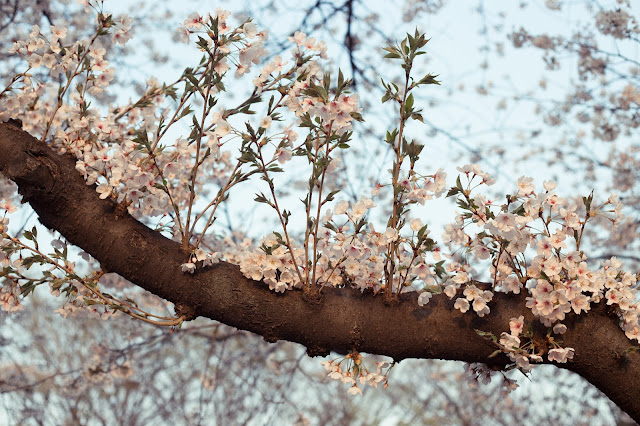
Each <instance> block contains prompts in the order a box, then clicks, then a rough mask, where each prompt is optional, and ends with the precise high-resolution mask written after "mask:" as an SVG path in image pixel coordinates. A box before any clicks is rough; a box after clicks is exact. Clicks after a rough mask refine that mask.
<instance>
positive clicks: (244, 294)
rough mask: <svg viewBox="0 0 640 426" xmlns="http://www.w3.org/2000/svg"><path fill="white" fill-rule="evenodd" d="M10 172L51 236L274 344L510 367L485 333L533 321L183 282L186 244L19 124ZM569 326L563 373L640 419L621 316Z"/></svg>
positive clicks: (511, 303) (572, 320)
mask: <svg viewBox="0 0 640 426" xmlns="http://www.w3.org/2000/svg"><path fill="white" fill-rule="evenodd" d="M0 171H1V172H2V173H3V174H4V175H5V176H7V177H8V178H10V179H12V180H13V181H14V182H15V183H16V184H18V187H19V191H20V193H21V194H22V197H23V201H24V202H28V203H30V204H31V206H32V207H33V209H34V210H35V211H36V212H37V213H38V215H39V217H40V222H41V223H42V224H43V225H44V226H46V227H48V228H49V229H52V230H56V231H58V232H60V233H61V234H62V235H63V236H64V237H65V238H66V239H67V240H68V241H69V242H71V243H72V244H75V245H77V246H79V247H81V248H82V249H84V250H85V251H87V252H88V253H90V254H91V255H92V256H93V257H95V258H96V259H97V260H99V261H100V263H101V264H102V265H103V266H104V267H105V268H106V269H107V270H109V271H112V272H115V273H118V274H119V275H121V276H122V277H124V278H126V279H128V280H130V281H131V282H133V283H135V284H136V285H138V286H140V287H142V288H144V289H145V290H148V291H150V292H151V293H154V294H156V295H158V296H160V297H162V298H164V299H166V300H168V301H171V302H173V303H174V304H175V305H176V309H177V310H179V311H180V312H181V313H187V314H190V315H191V316H192V317H195V316H204V317H208V318H211V319H214V320H217V321H220V322H222V323H225V324H227V325H230V326H234V327H237V328H239V329H243V330H249V331H252V332H254V333H257V334H259V335H261V336H263V337H264V338H265V340H267V341H276V340H288V341H292V342H297V343H300V344H303V345H305V346H306V347H307V350H308V353H309V354H310V355H324V354H327V353H328V352H329V351H337V352H341V353H346V352H348V351H350V350H352V349H357V350H358V351H362V352H368V353H375V354H383V355H388V356H390V357H393V358H394V359H395V360H402V359H405V358H440V359H449V360H461V361H467V362H484V363H487V364H490V365H494V366H496V367H500V366H503V365H505V364H506V363H507V359H506V357H504V356H502V355H501V356H498V357H494V358H489V355H490V354H491V353H492V352H493V351H494V350H495V349H496V347H495V346H493V345H492V344H491V343H490V342H488V341H487V340H485V339H483V338H481V337H479V336H478V335H477V334H476V333H475V331H474V329H480V330H483V331H491V332H493V333H494V334H496V335H500V333H501V332H502V331H508V330H509V319H510V318H513V317H518V316H519V315H523V314H524V315H525V318H526V319H527V320H528V321H532V320H534V319H533V317H532V314H531V311H530V310H529V309H527V308H526V307H525V296H524V295H522V294H521V295H519V296H515V295H505V294H501V293H496V294H495V296H494V299H493V301H492V302H491V303H490V304H489V306H490V308H491V313H490V314H489V315H487V316H485V317H484V318H479V317H478V316H477V315H475V314H474V313H466V314H462V313H460V312H459V311H458V310H456V309H454V308H453V302H452V301H450V300H449V299H448V298H447V297H446V296H444V295H435V296H434V297H433V298H432V299H431V301H430V302H429V304H428V305H426V306H424V307H420V306H418V304H417V301H416V297H417V296H416V295H415V294H407V295H403V296H402V297H401V299H400V300H399V301H396V302H392V303H386V302H385V300H384V298H383V297H373V296H372V295H370V294H361V293H360V292H358V291H355V290H350V289H325V290H323V295H322V298H321V299H320V300H308V299H307V298H305V297H304V295H303V293H302V292H298V291H290V292H286V293H285V294H276V293H274V292H271V291H269V289H268V287H267V286H266V285H265V284H264V283H261V282H256V281H253V280H250V279H247V278H245V277H244V276H243V275H242V274H241V273H240V270H239V268H238V266H236V265H232V264H229V263H224V262H222V263H220V264H217V265H214V266H213V267H210V268H207V269H202V270H198V271H197V272H196V273H195V274H194V275H189V274H184V273H182V272H181V270H180V264H182V263H184V262H185V261H186V258H187V255H186V253H184V252H183V251H182V249H181V247H180V245H179V244H178V243H176V242H174V241H171V240H169V239H167V238H165V237H164V236H162V235H161V234H159V233H157V232H155V231H153V230H151V229H149V228H148V227H146V226H145V225H143V224H141V223H140V222H138V221H137V220H135V219H133V218H132V217H131V216H129V215H128V214H126V213H125V214H122V213H121V212H117V211H116V209H115V207H116V206H115V205H114V203H113V202H111V201H109V200H101V199H99V197H98V194H97V193H96V191H95V187H94V186H88V185H86V184H85V182H84V180H83V178H82V177H81V176H80V175H79V174H78V172H76V170H75V160H74V159H72V158H70V157H68V156H59V155H57V154H55V153H53V152H52V151H51V150H50V149H49V148H48V147H47V146H45V145H44V144H42V143H40V142H39V141H37V140H36V139H34V138H33V137H31V136H30V135H29V134H28V133H26V132H24V131H22V130H21V129H19V128H18V127H17V126H14V125H12V124H9V123H4V124H0ZM565 324H566V325H567V327H568V331H567V332H566V334H565V335H564V336H563V341H564V346H568V347H573V348H575V357H574V359H573V361H571V362H569V363H568V364H565V365H561V367H564V368H568V369H569V370H572V371H574V372H576V373H578V374H580V375H581V376H583V377H584V378H586V379H587V380H588V381H590V382H591V383H592V384H594V385H595V386H596V387H598V388H599V389H600V390H601V391H602V392H604V393H605V394H606V395H607V396H608V397H609V398H611V400H612V401H614V402H615V403H616V404H618V406H620V408H622V409H623V410H625V411H626V412H627V413H628V414H629V415H631V417H633V418H634V419H635V420H636V421H640V352H638V351H629V349H630V348H632V347H633V346H634V345H633V344H632V342H630V341H629V340H628V339H627V338H626V337H625V335H624V333H623V332H622V330H621V329H620V327H619V326H618V320H617V318H616V317H615V316H613V315H610V314H608V313H607V307H606V306H605V305H602V304H601V305H598V306H595V307H593V309H592V310H591V311H590V312H589V313H588V314H582V315H580V316H575V315H570V316H569V318H568V319H567V320H566V321H565Z"/></svg>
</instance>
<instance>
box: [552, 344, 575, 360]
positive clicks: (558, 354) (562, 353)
mask: <svg viewBox="0 0 640 426" xmlns="http://www.w3.org/2000/svg"><path fill="white" fill-rule="evenodd" d="M573 354H574V350H573V348H555V349H551V350H549V353H548V355H547V358H548V359H549V361H552V362H553V361H555V362H559V363H565V362H567V361H568V360H570V359H573Z"/></svg>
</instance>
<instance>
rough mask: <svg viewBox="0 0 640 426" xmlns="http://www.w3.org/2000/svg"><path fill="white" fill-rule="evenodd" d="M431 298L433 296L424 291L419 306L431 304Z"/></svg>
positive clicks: (419, 298) (419, 299)
mask: <svg viewBox="0 0 640 426" xmlns="http://www.w3.org/2000/svg"><path fill="white" fill-rule="evenodd" d="M431 296H433V295H432V294H431V293H430V292H428V291H424V292H422V293H420V296H418V305H420V306H424V305H426V304H427V303H429V300H430V299H431Z"/></svg>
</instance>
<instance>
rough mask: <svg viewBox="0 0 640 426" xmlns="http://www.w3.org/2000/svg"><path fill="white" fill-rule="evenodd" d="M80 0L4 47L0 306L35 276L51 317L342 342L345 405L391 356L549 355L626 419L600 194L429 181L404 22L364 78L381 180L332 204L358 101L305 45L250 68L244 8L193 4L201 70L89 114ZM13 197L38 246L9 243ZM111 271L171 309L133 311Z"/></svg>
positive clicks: (627, 284) (110, 37) (426, 78)
mask: <svg viewBox="0 0 640 426" xmlns="http://www.w3.org/2000/svg"><path fill="white" fill-rule="evenodd" d="M87 6H88V7H90V8H93V9H94V10H95V11H96V15H97V26H96V28H95V30H94V32H93V33H92V34H91V35H89V36H88V37H87V38H85V39H81V40H71V39H69V37H68V36H67V34H66V30H65V29H64V28H60V27H55V26H52V27H51V28H49V29H44V28H40V27H39V26H34V27H33V28H32V29H31V32H30V34H29V35H28V37H27V38H26V39H25V40H18V41H16V42H15V43H14V44H13V46H12V47H11V53H13V54H15V55H17V56H19V57H21V58H23V62H22V64H23V65H24V67H25V68H23V70H22V71H20V72H16V73H15V74H14V75H13V76H12V77H11V79H10V81H9V84H8V86H7V87H6V88H5V89H4V90H3V91H2V93H1V94H0V121H2V122H3V124H0V146H1V147H2V149H1V150H0V153H1V154H0V170H1V171H2V174H3V175H4V176H5V177H6V178H8V180H4V181H2V186H1V187H0V189H1V190H0V195H2V208H3V218H2V222H1V226H2V228H1V231H2V237H3V240H2V250H3V251H2V253H3V254H2V263H3V272H2V279H3V280H2V290H1V299H0V300H2V307H3V309H4V310H6V311H10V312H12V311H20V310H22V309H24V304H23V300H24V299H25V298H28V297H30V296H31V295H32V294H33V293H34V291H35V290H36V288H37V287H40V286H42V287H48V288H49V290H50V292H51V293H52V294H53V295H55V296H60V297H61V301H62V303H61V306H60V307H59V309H58V310H57V312H58V313H59V314H61V315H62V316H65V317H66V316H68V315H78V314H87V313H89V314H92V315H96V316H99V317H102V318H105V319H107V318H109V317H112V316H122V315H126V316H130V317H132V318H134V319H136V320H139V321H142V322H146V323H151V324H155V325H161V326H168V327H180V326H181V325H182V324H183V323H184V322H185V321H191V320H194V319H195V318H197V317H199V316H202V317H207V318H211V319H214V320H217V321H220V322H221V323H224V324H227V325H230V326H233V327H237V328H239V329H242V330H248V331H251V332H253V333H256V334H259V335H261V336H263V337H264V339H265V340H266V341H268V342H276V341H279V340H287V341H291V342H296V343H301V344H302V345H304V346H305V347H306V348H307V354H308V355H310V356H317V355H323V356H325V355H328V354H329V353H330V351H333V352H336V353H339V354H341V355H339V356H338V357H337V358H329V359H328V360H327V361H325V362H324V363H323V365H324V367H325V368H326V370H327V374H328V375H329V377H331V378H333V379H337V380H340V381H342V382H343V383H345V384H348V388H347V392H348V393H351V394H358V393H362V389H363V387H364V386H369V385H370V386H373V387H378V386H384V387H386V386H387V384H388V374H389V371H390V369H391V368H392V367H393V366H394V364H395V363H397V362H399V361H401V360H403V359H407V358H441V359H450V360H460V361H466V362H468V363H471V366H470V371H471V372H472V374H475V375H476V376H477V377H478V378H485V377H490V376H491V374H494V375H496V374H497V375H500V374H501V373H503V372H505V371H507V370H512V369H519V370H521V371H522V372H525V373H527V372H528V371H530V370H531V369H532V368H533V366H534V365H535V364H538V363H552V364H555V365H559V366H561V367H564V368H566V369H568V370H571V371H574V372H576V373H578V374H580V375H581V376H583V377H584V378H586V379H587V380H589V381H590V382H591V383H592V384H594V385H595V386H596V387H598V388H599V389H600V390H602V391H603V392H604V393H605V394H606V395H607V396H608V397H609V398H611V400H612V401H614V402H615V403H616V404H618V405H619V406H620V407H621V408H622V409H623V410H625V411H626V412H627V413H629V414H630V415H631V416H632V417H633V418H634V419H636V420H638V419H639V418H640V406H638V404H637V402H636V401H637V399H638V396H640V395H638V391H637V390H636V388H635V387H634V386H633V383H634V381H635V380H636V379H637V378H638V374H639V370H640V363H639V361H638V358H637V357H638V354H637V348H638V346H637V341H638V336H639V335H640V325H639V324H638V310H639V306H638V297H637V293H636V291H637V283H636V276H635V274H633V273H631V272H628V271H625V270H624V268H623V265H622V263H621V262H620V261H619V260H618V259H616V258H615V257H611V258H609V259H607V260H605V261H604V262H602V263H601V264H599V265H598V264H595V263H592V262H589V261H590V253H589V247H588V244H587V243H586V242H585V238H586V237H587V235H588V230H589V227H590V226H592V223H594V222H597V221H601V222H605V223H610V224H612V225H613V226H617V225H618V224H619V223H621V221H622V220H623V215H622V213H621V209H622V204H621V203H620V202H619V200H618V198H617V197H616V195H615V194H614V195H609V194H599V193H595V192H594V193H591V194H584V196H583V197H567V196H563V195H562V192H561V188H556V187H557V184H556V183H555V182H553V181H551V180H547V181H544V182H534V181H533V179H532V178H529V177H525V176H523V177H521V178H519V179H518V181H517V182H514V186H513V191H512V192H511V193H510V194H505V195H506V197H504V198H502V199H504V200H505V201H504V202H503V201H500V202H497V201H492V200H491V198H492V197H489V196H487V195H486V192H487V191H488V189H487V188H486V187H488V186H490V185H492V184H493V182H494V178H493V177H492V176H491V175H490V174H489V173H486V172H485V171H483V170H482V169H481V168H480V167H479V166H478V165H476V164H468V165H464V166H461V167H459V168H458V171H459V176H457V178H454V179H453V180H454V181H455V183H452V182H449V184H448V182H447V176H446V173H444V171H443V170H441V169H438V170H431V171H425V170H423V169H421V167H420V162H419V160H420V157H421V155H422V154H423V151H424V150H425V149H426V150H428V147H425V146H423V145H421V144H419V143H416V142H414V141H411V140H410V139H409V138H407V136H406V132H407V130H406V129H407V128H408V127H409V126H415V125H419V124H420V123H419V122H421V121H424V117H423V114H424V112H423V110H422V108H423V107H421V106H419V105H418V104H417V102H416V96H415V95H414V93H417V92H419V91H420V90H429V89H430V87H429V86H433V85H438V84H439V81H438V77H437V76H435V75H434V74H432V73H427V74H420V75H417V76H416V75H414V74H415V72H414V67H415V64H416V63H417V62H418V61H419V60H420V58H421V56H422V55H423V54H424V53H425V52H426V48H427V43H428V39H427V38H426V36H425V35H424V34H421V33H420V32H418V31H416V32H414V33H410V34H407V36H406V38H405V39H403V40H401V41H399V42H397V43H390V44H389V45H388V46H387V47H386V48H385V51H386V52H385V53H386V57H387V58H388V59H389V60H390V61H395V62H397V63H399V65H400V69H401V74H402V76H403V78H402V80H401V81H400V82H396V81H385V80H384V79H383V81H382V90H383V92H382V93H383V98H382V102H383V103H388V104H391V105H392V107H391V108H392V109H393V110H394V114H395V115H396V117H397V122H396V124H397V125H396V126H394V128H391V129H389V130H388V131H387V132H386V136H385V137H384V141H385V143H386V144H387V145H388V147H389V148H388V149H389V150H390V152H392V155H391V157H392V158H391V161H390V162H389V164H388V167H389V168H390V169H389V174H388V176H386V177H384V178H383V179H381V181H380V182H377V183H376V184H375V185H374V186H373V187H372V188H369V189H368V191H367V193H363V194H362V195H361V196H360V197H359V198H358V199H357V200H348V199H345V198H344V197H342V198H341V193H340V189H341V187H340V186H341V183H342V182H343V181H342V180H341V178H340V175H339V173H340V159H341V158H342V157H341V154H342V153H343V152H347V151H348V150H349V149H351V146H350V145H354V144H356V143H357V140H355V138H354V133H353V128H354V126H355V123H356V122H360V121H362V120H364V119H363V113H365V111H362V109H361V108H360V106H359V97H358V95H357V94H356V93H354V92H353V91H352V90H351V80H350V79H348V78H345V77H344V75H343V73H342V72H341V71H337V72H333V73H332V72H331V71H330V70H329V69H328V68H327V65H326V64H325V63H324V62H323V60H324V59H325V57H326V46H325V44H324V43H323V42H321V41H318V40H316V39H314V38H312V37H308V36H307V34H304V33H302V32H297V33H295V34H294V35H292V36H291V38H290V40H289V42H290V43H291V47H292V50H291V51H290V52H289V53H287V56H285V55H284V54H283V55H276V56H273V57H271V58H270V59H268V60H264V57H265V56H266V55H267V53H266V50H265V48H264V43H265V41H266V40H267V38H268V33H267V32H266V31H264V30H261V29H259V28H258V27H257V26H256V25H255V24H254V23H253V22H252V21H251V20H246V21H240V23H239V24H238V25H234V24H232V20H231V17H230V13H229V12H227V11H224V10H222V9H218V10H217V11H216V12H215V13H212V14H205V15H201V14H197V13H195V14H192V15H191V16H189V17H188V18H187V19H186V20H185V22H184V24H183V26H182V27H181V29H180V36H181V37H182V39H183V40H184V41H185V42H189V43H192V44H195V46H196V47H197V48H198V49H199V50H200V51H201V52H202V59H201V60H200V61H199V62H198V63H196V64H194V65H193V66H191V67H188V68H186V69H185V70H184V72H183V74H182V75H181V76H180V77H179V78H178V79H177V80H176V81H175V82H173V83H169V84H167V83H164V84H162V83H159V82H158V81H157V80H150V81H149V82H148V84H147V87H146V88H145V90H144V93H143V94H142V95H141V96H140V98H139V99H137V100H133V101H131V102H128V103H124V104H115V103H112V104H110V105H109V106H108V107H106V108H101V107H99V106H97V105H98V100H99V99H101V98H102V97H103V96H104V95H105V94H108V91H109V84H110V82H111V81H112V79H113V77H114V74H115V70H114V69H113V68H111V67H110V66H109V65H110V64H109V57H108V55H107V52H112V51H114V49H113V47H109V46H110V45H112V44H119V43H125V42H126V41H127V39H128V38H129V31H130V29H131V21H130V20H128V19H127V18H115V17H113V16H111V15H109V14H108V12H106V11H104V10H103V9H102V3H101V2H99V3H93V2H88V3H87ZM522 37H523V38H524V37H525V36H522ZM233 78H237V79H246V81H247V83H246V84H251V87H252V89H251V93H250V94H249V96H248V97H246V98H245V99H241V100H236V99H232V97H231V96H229V95H227V94H226V88H227V86H226V84H229V83H228V81H230V80H232V79H233ZM94 104H95V105H94ZM365 118H366V116H365ZM180 126H183V128H186V129H187V131H186V132H185V134H184V135H180V134H179V133H177V132H176V129H177V128H178V127H180ZM287 170H292V171H294V172H295V173H301V171H302V170H306V173H307V175H306V176H308V178H306V185H305V187H304V188H303V189H302V193H301V194H297V196H299V197H300V199H299V200H294V201H293V202H292V200H291V199H290V198H288V197H287V196H286V195H283V194H282V193H281V189H280V187H279V185H282V182H283V180H284V179H285V177H286V176H287V173H289V172H287ZM12 182H13V183H12ZM247 186H251V188H252V189H255V195H252V196H251V199H253V201H252V203H256V204H257V205H263V206H264V207H266V210H264V211H270V212H271V213H270V214H273V217H274V218H276V220H277V222H278V226H277V227H276V228H275V229H273V230H272V232H268V233H266V235H265V236H264V237H262V238H261V239H260V240H258V241H257V242H256V241H254V240H252V239H250V238H242V237H239V236H238V234H235V235H225V234H224V233H223V232H222V231H221V230H216V226H217V225H218V222H219V221H218V215H220V214H221V211H222V209H223V208H224V206H225V203H226V202H228V200H230V199H231V200H233V199H234V197H235V198H236V199H237V198H241V199H242V198H244V199H245V200H246V197H247V194H246V192H242V191H243V188H246V187H247ZM483 192H484V193H483ZM18 193H19V194H20V197H21V198H19V196H18ZM439 197H452V198H454V199H456V201H457V204H458V207H459V212H458V214H457V215H456V216H455V217H454V218H452V223H451V224H450V225H449V226H447V228H446V230H445V232H444V234H443V235H442V237H441V238H437V237H435V236H431V235H430V229H429V226H428V223H429V218H428V217H427V216H424V215H418V214H416V213H415V211H416V210H415V209H414V207H415V206H418V205H428V203H429V202H431V200H432V199H435V198H439ZM18 200H20V201H21V202H23V203H29V205H30V206H31V207H32V208H33V210H34V211H35V212H36V213H37V214H38V218H39V222H40V223H41V224H42V225H43V226H44V227H46V228H48V229H50V230H51V231H54V232H57V233H59V236H58V237H57V238H56V239H54V240H53V241H51V242H47V241H43V239H42V231H41V232H40V234H41V235H40V236H39V235H38V228H37V227H34V228H33V229H31V230H25V231H23V232H20V233H18V234H12V233H11V232H10V228H9V224H10V220H12V221H13V218H12V216H11V214H12V213H13V212H14V211H15V210H16V204H17V202H18ZM300 202H301V203H300ZM384 203H387V205H386V206H385V205H384ZM251 208H254V207H251ZM376 209H380V210H376ZM583 237H584V238H583ZM73 247H78V248H79V249H81V250H82V251H81V252H80V253H79V255H78V256H76V255H75V252H77V250H75V249H74V248H73ZM588 262H589V263H588ZM116 274H117V275H116ZM121 279H125V280H127V281H128V282H130V283H132V284H133V285H134V286H137V287H139V288H142V289H144V290H147V291H148V292H150V293H152V294H153V295H156V296H157V297H159V298H162V299H164V300H166V301H168V302H171V303H172V304H173V305H174V313H173V314H171V313H170V314H167V313H161V312H158V310H156V311H154V310H153V309H154V308H153V304H152V302H150V301H148V300H144V299H145V297H144V296H136V295H135V293H136V292H135V290H134V289H131V288H127V287H125V290H124V291H123V290H122V287H119V283H120V282H121ZM134 298H136V300H134ZM155 302H156V303H157V302H158V301H157V300H156V301H155ZM27 309H28V308H27ZM156 309H157V307H156ZM160 310H162V309H160ZM363 353H366V354H381V355H386V356H389V357H391V358H392V359H393V362H379V363H372V362H371V361H369V360H368V359H367V355H363ZM503 377H504V381H503V385H504V386H505V388H511V387H513V386H514V383H513V381H512V380H511V379H509V378H508V377H507V376H504V375H503Z"/></svg>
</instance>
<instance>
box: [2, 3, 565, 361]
mask: <svg viewBox="0 0 640 426" xmlns="http://www.w3.org/2000/svg"><path fill="white" fill-rule="evenodd" d="M350 4H351V6H353V5H354V4H357V3H350ZM336 10H338V12H340V11H341V10H344V9H336ZM340 13H341V12H340ZM347 16H348V14H347ZM352 16H353V14H352ZM36 95H37V96H39V95H38V94H36ZM94 95H97V94H94ZM140 106H142V104H141V105H138V107H140ZM30 118H32V119H33V118H37V117H30ZM145 118H147V121H149V120H151V119H150V118H149V117H145ZM151 121H153V120H151ZM34 122H37V119H36V120H23V123H24V125H26V126H34V127H37V126H36V124H35V123H34ZM44 128H46V125H44V126H42V127H41V129H40V131H42V129H44ZM31 131H32V133H36V134H37V133H38V130H35V131H34V129H31ZM7 152H8V151H7ZM474 154H475V153H474ZM9 160H11V161H9ZM16 160H19V159H16V158H15V157H12V158H9V159H6V161H7V164H8V163H9V162H11V163H12V164H15V165H18V166H20V163H19V161H16ZM14 161H16V162H15V163H14ZM344 162H345V163H347V162H346V161H344ZM15 167H16V166H14V168H12V170H15ZM387 167H388V166H387ZM9 173H15V172H12V171H11V170H10V172H9ZM21 173H22V172H21ZM348 177H350V176H348ZM347 180H352V179H347ZM165 185H166V184H165ZM103 189H104V190H106V188H104V187H103ZM104 190H103V191H102V193H103V194H104ZM354 193H357V191H354ZM94 198H95V195H94ZM187 198H188V197H187ZM78 204H82V203H78ZM78 204H76V205H75V206H78ZM75 206H74V207H75ZM69 207H72V206H71V205H70V206H69ZM56 214H60V211H57V212H56ZM40 215H41V217H42V214H40ZM45 220H48V219H45ZM51 220H54V218H52V219H51ZM43 223H44V222H43ZM123 228H124V229H123V232H124V233H126V231H127V229H126V226H125V227H123ZM113 229H115V228H113ZM76 232H79V233H80V234H82V233H83V231H82V230H76ZM87 235H88V234H87ZM87 235H85V236H87ZM67 238H69V237H68V236H67ZM69 240H70V241H72V242H73V240H72V239H71V238H70V239H69ZM81 246H82V245H81ZM83 248H84V247H83ZM100 260H101V262H102V263H108V262H103V260H102V259H100ZM129 260H130V259H129ZM118 267H120V265H118ZM109 270H114V271H115V270H118V269H117V268H109ZM118 271H119V270H118ZM172 290H175V289H172ZM165 291H167V290H166V289H165ZM388 294H392V293H388ZM435 300H436V299H434V301H435ZM434 301H432V302H431V305H433V302H434ZM431 305H428V306H431ZM187 307H188V304H187ZM232 313H233V312H232ZM232 313H231V314H232ZM231 314H230V315H231ZM505 318H506V317H505ZM506 319H507V321H506V322H505V321H503V323H502V324H500V326H499V327H496V328H495V329H493V330H492V331H495V332H496V333H499V332H500V331H503V330H504V329H506V324H507V323H508V318H506ZM496 321H498V320H497V319H496ZM249 322H250V321H249ZM496 325H497V324H496ZM267 328H268V327H267ZM288 332H289V331H288V330H283V332H282V333H283V334H281V335H276V336H273V335H268V336H266V337H267V338H268V339H272V338H278V337H283V336H284V335H286V333H288ZM293 332H295V330H293ZM267 334H268V333H267ZM284 337H286V336H284ZM332 337H333V336H332ZM463 337H464V336H463ZM352 339H353V337H352V338H351V339H349V342H348V343H346V344H345V343H342V344H344V345H345V347H344V348H339V347H335V349H342V350H345V351H349V350H350V349H352V348H351V347H350V346H352V345H353V342H352ZM294 340H295V339H294ZM320 340H321V339H318V341H320ZM338 340H339V339H338ZM365 340H367V339H365ZM332 343H333V341H332ZM337 344H338V345H340V344H341V343H339V342H338V343H337ZM321 346H322V345H320V347H319V348H318V350H319V351H323V350H326V348H322V347H321ZM489 346H490V345H489ZM574 346H575V345H574ZM314 350H315V349H312V351H311V352H313V351H314ZM409 350H410V348H409ZM456 356H457V357H460V356H464V354H462V355H460V354H457V355H456Z"/></svg>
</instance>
